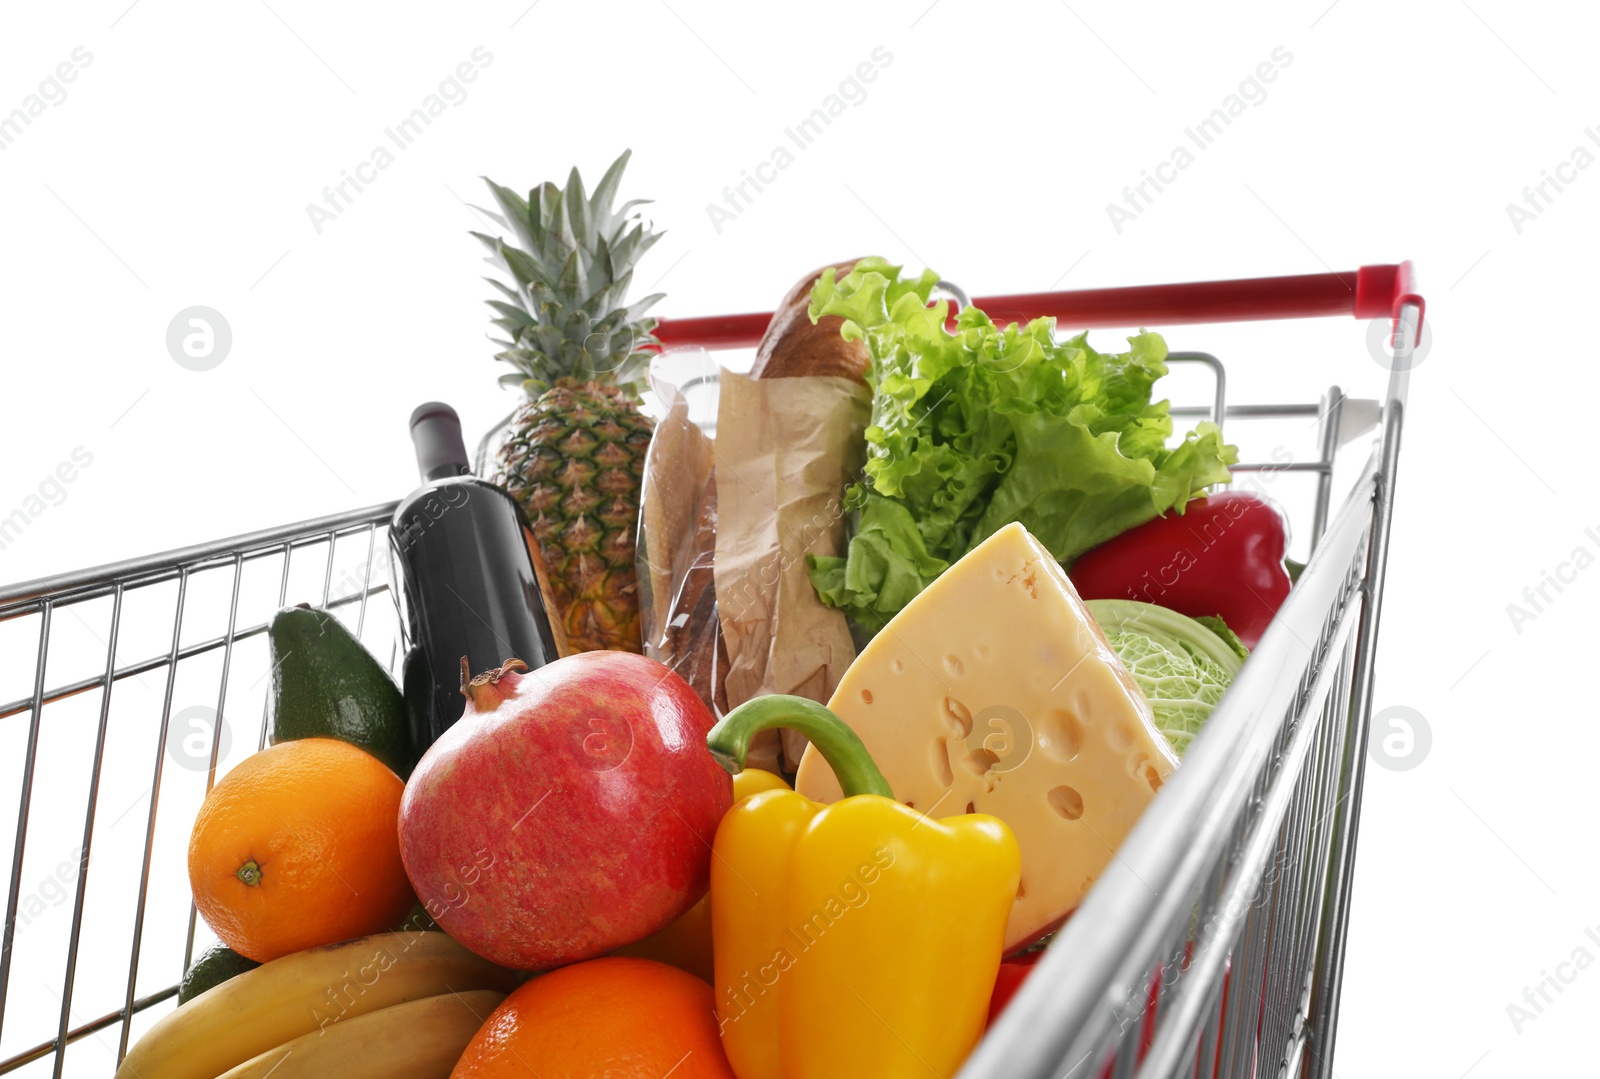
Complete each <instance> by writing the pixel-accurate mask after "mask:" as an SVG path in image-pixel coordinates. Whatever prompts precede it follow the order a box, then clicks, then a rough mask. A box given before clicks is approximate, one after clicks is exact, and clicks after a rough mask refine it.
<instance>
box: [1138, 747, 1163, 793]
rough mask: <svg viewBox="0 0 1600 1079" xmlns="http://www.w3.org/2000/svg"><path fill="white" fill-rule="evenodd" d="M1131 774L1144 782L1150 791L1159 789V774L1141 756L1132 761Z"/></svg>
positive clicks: (1153, 766) (1154, 767)
mask: <svg viewBox="0 0 1600 1079" xmlns="http://www.w3.org/2000/svg"><path fill="white" fill-rule="evenodd" d="M1133 774H1134V775H1136V776H1138V777H1139V778H1140V779H1142V780H1144V781H1145V783H1146V784H1148V785H1149V787H1150V789H1151V790H1152V791H1158V790H1160V789H1161V773H1160V772H1158V771H1156V766H1155V765H1153V764H1151V763H1150V761H1149V760H1148V759H1147V758H1146V757H1144V756H1143V755H1141V756H1140V757H1139V758H1138V759H1137V760H1136V761H1134V765H1133Z"/></svg>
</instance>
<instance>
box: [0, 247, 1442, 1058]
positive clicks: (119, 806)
mask: <svg viewBox="0 0 1600 1079" xmlns="http://www.w3.org/2000/svg"><path fill="white" fill-rule="evenodd" d="M974 302H975V303H976V304H977V305H978V306H979V307H981V308H983V309H984V310H986V311H988V312H989V313H990V314H991V316H992V317H994V318H995V320H996V321H1006V320H1010V319H1016V318H1026V317H1033V316H1037V315H1055V316H1057V317H1058V318H1060V319H1061V320H1062V321H1063V322H1064V323H1065V324H1068V325H1072V326H1075V327H1077V326H1081V327H1091V328H1092V327H1097V326H1128V325H1136V324H1144V325H1154V326H1162V327H1165V326H1170V325H1177V324H1183V323H1203V322H1226V321H1252V320H1257V319H1273V318H1296V317H1307V316H1332V315H1344V316H1350V315H1355V316H1356V317H1358V318H1392V319H1393V320H1394V328H1395V354H1396V355H1397V356H1400V357H1402V358H1405V357H1409V356H1410V355H1412V353H1413V350H1414V348H1415V345H1416V342H1417V339H1418V334H1419V332H1420V326H1421V319H1422V309H1423V305H1422V300H1421V299H1420V297H1418V296H1416V295H1415V294H1414V293H1412V292H1411V290H1410V283H1409V268H1408V267H1407V266H1375V267H1365V268H1363V269H1362V270H1361V271H1359V272H1358V273H1349V274H1316V275H1309V276H1302V277H1291V278H1266V279H1256V280H1250V281H1232V282H1212V283H1205V284H1192V285H1178V286H1153V287H1145V288H1133V289H1108V290H1096V291H1092V292H1064V293H1047V294H1039V295H1031V296H1002V297H988V298H979V299H977V300H975V301H974ZM768 317H769V316H767V315H765V314H755V315H741V316H732V317H725V318H710V319H684V320H675V321H670V322H667V323H663V324H662V326H661V327H660V328H659V329H658V336H659V337H660V338H661V340H662V342H663V344H664V345H666V346H680V345H699V346H702V347H705V348H708V349H722V348H737V347H746V346H749V345H753V344H754V343H755V342H756V340H757V339H758V338H759V336H760V334H761V332H762V330H764V329H765V326H766V323H767V319H768ZM1170 359H1171V360H1172V361H1173V362H1177V363H1189V364H1197V365H1201V366H1204V367H1206V368H1208V369H1209V370H1210V371H1212V372H1213V373H1214V376H1215V394H1214V396H1213V398H1212V400H1210V401H1209V402H1208V403H1207V404H1205V405H1203V406H1202V405H1193V406H1188V407H1181V408H1175V409H1174V410H1173V411H1174V414H1176V415H1188V416H1209V417H1211V418H1212V419H1214V420H1216V421H1217V422H1219V423H1220V422H1227V423H1234V422H1235V421H1249V420H1271V419H1285V418H1296V417H1298V418H1300V419H1301V421H1302V422H1304V421H1305V420H1306V419H1311V420H1313V421H1314V424H1315V429H1316V437H1315V455H1314V456H1312V457H1310V458H1309V459H1297V460H1292V461H1288V462H1284V461H1270V462H1262V463H1259V464H1246V465H1242V466H1239V467H1238V468H1236V469H1235V471H1236V472H1238V473H1240V474H1241V475H1244V476H1248V475H1249V474H1250V473H1251V472H1253V471H1255V472H1270V473H1276V472H1306V473H1311V474H1312V475H1313V476H1314V478H1315V496H1314V499H1313V500H1312V510H1311V520H1310V526H1309V527H1310V535H1311V536H1312V538H1313V542H1314V544H1315V548H1314V554H1313V556H1312V558H1311V560H1310V564H1309V565H1308V566H1307V568H1306V569H1305V571H1304V573H1303V574H1302V575H1301V578H1300V580H1299V582H1298V584H1297V585H1296V586H1295V588H1294V591H1293V592H1292V593H1291V595H1290V598H1289V600H1288V602H1287V604H1286V605H1285V606H1284V608H1283V610H1282V611H1281V612H1280V613H1279V615H1278V617H1277V618H1276V619H1275V621H1274V623H1273V625H1272V627H1271V628H1270V629H1269V630H1268V632H1267V634H1266V636H1265V637H1264V638H1263V640H1262V641H1261V643H1260V645H1259V647H1258V648H1257V649H1256V651H1255V653H1254V654H1253V655H1252V657H1251V659H1250V661H1249V663H1248V664H1247V665H1246V666H1245V668H1244V670H1243V672H1242V673H1241V674H1240V676H1239V678H1238V679H1237V681H1236V682H1235V684H1234V685H1233V687H1232V688H1231V689H1230V691H1229V692H1228V694H1227V695H1226V697H1225V698H1224V700H1223V703H1222V705H1221V706H1220V707H1219V708H1218V709H1217V710H1216V712H1215V713H1214V714H1213V715H1212V717H1211V719H1210V720H1209V722H1208V723H1207V725H1206V727H1205V728H1204V729H1203V731H1202V732H1201V734H1200V735H1199V737H1197V738H1196V739H1195V741H1194V743H1193V745H1192V746H1191V747H1190V748H1189V750H1188V752H1187V754H1186V755H1185V758H1184V762H1183V766H1182V767H1181V768H1180V769H1179V770H1178V771H1177V772H1176V774H1175V775H1174V776H1173V777H1172V779H1171V780H1170V781H1169V782H1168V783H1167V784H1166V785H1165V786H1164V787H1163V788H1162V790H1161V792H1160V794H1159V795H1158V796H1157V798H1156V799H1155V801H1154V802H1153V803H1152V805H1151V807H1150V808H1149V810H1148V811H1147V812H1146V813H1145V814H1144V816H1143V818H1142V819H1141V821H1140V823H1139V824H1138V826H1137V827H1136V828H1135V830H1134V831H1133V833H1132V834H1131V835H1130V836H1129V837H1128V839H1127V840H1126V841H1125V842H1124V844H1123V845H1122V847H1121V848H1120V849H1119V850H1118V852H1117V857H1116V858H1115V860H1114V861H1113V862H1112V864H1111V866H1110V867H1109V868H1108V869H1107V871H1106V873H1105V874H1104V875H1103V876H1102V877H1101V878H1100V880H1099V881H1098V882H1097V883H1096V885H1095V886H1094V888H1093V889H1092V890H1091V892H1090V894H1089V896H1088V897H1087V899H1086V900H1085V902H1084V904H1083V906H1082V907H1081V908H1080V909H1079V910H1078V911H1077V912H1076V913H1075V914H1074V915H1073V917H1072V918H1071V919H1070V921H1069V922H1068V924H1067V926H1066V927H1065V928H1064V929H1063V930H1062V932H1061V933H1060V935H1059V937H1058V938H1057V940H1056V941H1055V943H1054V944H1053V945H1052V946H1051V948H1050V949H1049V951H1048V952H1047V954H1046V956H1045V958H1044V959H1043V961H1042V962H1041V963H1040V965H1039V967H1038V968H1037V970H1036V971H1035V973H1034V974H1033V976H1032V977H1031V978H1030V980H1029V981H1028V983H1027V985H1026V986H1025V987H1024V989H1023V991H1022V992H1021V993H1020V994H1019V995H1018V997H1017V998H1016V1000H1015V1001H1013V1003H1012V1005H1011V1007H1010V1008H1009V1009H1008V1011H1007V1012H1006V1014H1005V1015H1004V1017H1003V1018H1002V1019H1001V1021H1000V1022H999V1023H998V1024H997V1025H996V1026H995V1027H994V1028H993V1029H992V1030H991V1031H990V1033H989V1035H988V1037H987V1038H986V1039H985V1040H984V1042H983V1043H982V1044H981V1045H980V1046H979V1048H978V1050H977V1051H976V1052H975V1053H974V1055H973V1056H972V1058H971V1059H970V1060H969V1061H968V1063H967V1065H966V1067H965V1068H964V1069H963V1071H962V1072H961V1075H962V1077H963V1079H1002V1077H1003V1079H1044V1077H1046V1076H1050V1077H1065V1076H1074V1077H1084V1079H1099V1077H1100V1076H1102V1075H1113V1076H1117V1077H1122V1076H1131V1075H1134V1074H1137V1075H1139V1076H1140V1077H1142V1079H1153V1077H1157V1076H1162V1077H1165V1076H1180V1075H1182V1076H1189V1075H1193V1076H1228V1077H1236V1076H1238V1077H1245V1076H1256V1075H1274V1076H1277V1075H1283V1076H1293V1075H1300V1074H1305V1075H1312V1076H1317V1077H1319V1079H1320V1077H1326V1076H1328V1075H1330V1074H1331V1064H1332V1059H1333V1043H1334V1033H1335V1028H1336V1023H1337V1019H1338V1008H1339V983H1340V976H1341V973H1342V967H1343V958H1344V938H1345V929H1346V925H1347V921H1348V915H1349V902H1350V876H1351V869H1352V866H1353V864H1354V857H1355V847H1356V832H1357V823H1358V820H1359V809H1360V803H1361V786H1362V773H1363V764H1364V759H1365V758H1364V750H1365V745H1366V739H1367V727H1368V720H1369V717H1370V712H1371V703H1372V683H1373V670H1374V660H1375V656H1376V638H1377V628H1378V615H1379V608H1380V602H1381V598H1382V592H1383V574H1384V561H1385V556H1386V553H1387V546H1388V532H1389V520H1390V514H1391V511H1392V505H1393V501H1392V500H1393V490H1394V479H1395V468H1396V463H1397V458H1398V452H1399V439H1400V429H1401V423H1402V419H1403V414H1404V407H1405V395H1406V382H1407V369H1408V367H1409V363H1407V362H1404V361H1403V360H1402V362H1397V363H1394V364H1393V365H1392V371H1391V375H1390V378H1389V384H1388V387H1387V390H1386V394H1385V397H1384V398H1383V400H1382V401H1381V402H1379V401H1358V400H1355V399H1352V398H1348V397H1346V396H1345V395H1344V394H1343V393H1341V392H1340V391H1339V390H1338V388H1333V389H1330V390H1329V391H1328V392H1327V393H1326V394H1325V395H1324V396H1323V397H1322V399H1321V400H1320V401H1318V402H1307V403H1302V404H1290V405H1233V406H1230V405H1228V404H1227V392H1226V390H1227V386H1226V380H1225V371H1224V367H1223V365H1222V363H1221V362H1220V361H1219V360H1217V359H1216V358H1215V357H1214V356H1211V355H1209V354H1206V353H1197V352H1179V353H1174V354H1173V355H1172V356H1171V357H1170ZM1374 426H1376V428H1377V431H1378V434H1377V438H1376V440H1375V443H1374V445H1373V448H1372V451H1371V454H1370V455H1369V456H1368V458H1367V460H1366V462H1365V463H1364V464H1363V465H1362V466H1361V468H1360V469H1359V471H1358V473H1357V476H1356V479H1355V481H1354V483H1353V484H1352V485H1351V488H1350V491H1349V494H1348V495H1347V496H1346V497H1345V499H1344V501H1343V504H1342V506H1341V507H1340V509H1339V510H1338V512H1337V513H1336V514H1333V515H1332V521H1331V524H1330V523H1329V519H1330V513H1329V510H1330V505H1331V492H1332V481H1333V472H1334V459H1335V456H1336V453H1337V451H1338V449H1339V447H1340V445H1341V444H1343V443H1346V442H1349V441H1351V440H1352V439H1353V438H1355V437H1357V436H1359V435H1360V434H1361V433H1363V432H1366V431H1370V430H1371V429H1372V428H1373V427H1374ZM393 508H394V504H392V503H391V504H388V505H381V506H371V507H368V508H365V509H360V510H355V511H352V512H349V513H344V514H339V515H335V516H331V517H324V518H319V519H316V520H312V521H304V522H300V523H297V524H292V525H286V526H284V527H281V528H274V529H268V530H265V531H261V532H256V533H252V534H250V535H246V536H239V537H234V538H231V539H226V540H221V541H218V542H215V543H208V544H201V545H198V546H195V547H189V548H184V549H182V550H177V551H170V552H166V553H164V554H160V555H154V556H151V557H148V558H141V559H134V560H130V561H126V562H120V563H116V564H113V565H109V566H103V567H99V568H96V569H91V570H85V571H82V572H73V573H67V574H61V575H58V576H55V577H50V578H46V579H42V580H37V581H31V582H27V583H25V584H20V585H14V586H7V587H4V588H0V797H9V792H12V791H14V792H15V797H16V798H17V805H18V810H17V813H16V816H15V818H14V819H13V821H12V822H11V823H12V842H11V844H10V857H9V862H7V861H0V879H5V880H7V882H8V884H7V892H6V901H5V922H4V936H3V952H0V1074H9V1073H17V1074H22V1075H44V1074H47V1073H48V1074H50V1075H53V1076H58V1077H59V1076H62V1075H64V1074H68V1072H69V1071H70V1073H71V1074H73V1075H109V1074H110V1073H111V1071H112V1070H114V1068H115V1067H116V1065H117V1063H119V1062H120V1061H121V1059H122V1057H123V1055H124V1054H125V1053H126V1051H127V1047H128V1045H129V1043H130V1039H133V1038H136V1037H137V1036H138V1034H139V1033H140V1032H141V1031H142V1030H143V1029H146V1028H147V1027H148V1026H149V1024H150V1023H152V1022H154V1020H155V1019H156V1018H157V1017H159V1015H160V1014H162V1013H164V1012H165V1011H166V1010H168V1009H169V1008H170V1007H171V1006H172V998H173V997H174V996H175V995H176V993H177V981H178V979H179V977H180V976H181V975H182V973H183V971H184V969H185V968H186V967H187V966H188V964H189V962H190V960H191V959H192V957H193V955H194V953H195V948H196V941H197V931H199V932H201V933H203V931H204V925H203V923H197V921H196V918H195V911H194V907H193V904H192V902H191V901H190V899H189V897H188V880H187V875H186V872H185V869H184V859H183V851H184V849H185V848H186V844H187V835H188V825H189V822H190V820H191V819H192V816H193V810H194V808H197V807H198V804H199V800H200V799H201V798H203V797H204V794H205V792H207V791H209V790H210V788H211V785H212V783H213V782H214V781H215V778H216V776H217V775H218V774H219V772H221V771H226V769H227V767H228V766H230V765H231V764H232V763H235V762H236V761H237V760H239V759H242V757H243V756H247V755H248V754H249V753H250V752H253V751H254V750H255V749H257V748H260V747H261V746H263V745H264V744H265V741H266V734H267V712H266V699H267V684H266V680H267V675H268V673H269V672H268V671H267V669H266V668H267V661H266V650H265V647H264V644H265V631H266V625H267V620H268V619H269V618H270V617H271V614H272V612H273V611H274V610H276V609H277V608H278V607H281V606H283V605H284V604H286V603H289V602H296V601H301V600H306V601H311V602H319V603H320V604H321V605H323V606H325V607H328V608H330V609H331V610H333V611H335V612H336V613H337V614H338V615H339V616H340V617H341V619H343V620H344V621H345V622H346V624H347V625H348V626H349V627H350V628H351V629H352V630H353V631H354V632H355V633H356V635H357V636H358V637H360V638H361V639H362V640H363V641H364V643H366V645H367V646H368V647H369V648H370V649H371V650H372V651H373V652H374V654H376V655H379V656H387V657H388V658H389V661H390V665H391V667H393V665H394V662H395V658H396V655H397V644H398V640H399V628H398V620H397V617H396V613H395V610H394V606H393V604H392V603H390V602H378V603H373V602H372V600H373V599H374V597H377V596H380V595H381V594H383V593H385V592H387V591H389V590H390V583H389V580H388V574H387V572H386V571H385V569H384V566H383V563H384V562H385V560H386V558H387V552H388V544H387V538H386V531H387V524H388V520H389V517H390V515H391V513H392V511H393ZM86 657H88V658H86ZM8 673H9V674H10V675H11V676H12V677H13V679H14V681H17V682H18V683H19V684H17V685H16V686H15V687H13V686H12V685H10V684H8V683H7V681H6V678H7V676H8ZM30 676H31V677H30ZM146 676H150V678H149V679H147V678H146ZM13 693H14V694H15V695H14V696H13ZM113 702H115V707H113ZM189 702H192V703H189ZM235 735H237V736H238V737H235ZM129 791H134V792H135V797H134V798H133V800H132V801H129V800H128V797H127V795H128V792H129ZM141 807H142V808H143V810H144V812H143V813H142V815H141V814H136V810H138V809H140V808H141ZM141 816H142V821H143V827H142V828H141V827H139V823H140V819H141ZM3 852H4V847H3V845H0V857H4V853H3ZM201 940H202V943H203V941H204V937H202V938H201Z"/></svg>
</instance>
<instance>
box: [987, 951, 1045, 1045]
mask: <svg viewBox="0 0 1600 1079" xmlns="http://www.w3.org/2000/svg"><path fill="white" fill-rule="evenodd" d="M1043 957H1044V950H1043V949H1040V950H1039V951H1037V952H1027V953H1025V954H1023V955H1019V956H1016V957H1015V958H1012V959H1006V960H1002V961H1001V963H1000V973H999V974H996V975H995V979H994V993H993V994H992V995H991V996H990V997H989V1022H988V1026H994V1021H995V1020H996V1019H998V1018H1000V1013H1001V1012H1003V1011H1005V1010H1006V1005H1007V1004H1010V1003H1011V998H1012V997H1014V996H1016V995H1017V990H1019V989H1021V988H1022V983H1023V982H1025V981H1027V980H1028V975H1030V974H1032V973H1033V968H1034V964H1036V963H1038V962H1039V960H1040V959H1042V958H1043Z"/></svg>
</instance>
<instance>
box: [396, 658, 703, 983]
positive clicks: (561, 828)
mask: <svg viewBox="0 0 1600 1079" xmlns="http://www.w3.org/2000/svg"><path fill="white" fill-rule="evenodd" d="M462 662H463V665H464V664H465V662H466V661H465V660H463V661H462ZM461 689H462V692H463V693H465V694H466V695H467V698H468V703H467V711H466V714H465V715H464V716H462V718H461V722H459V723H457V724H456V725H455V726H454V727H452V728H450V730H448V731H446V732H445V734H444V737H442V738H440V739H439V741H437V742H435V743H434V745H433V748H432V749H430V750H429V751H428V752H427V754H425V755H424V756H423V758H422V760H421V761H419V762H418V763H417V767H416V770H415V771H414V772H413V773H412V774H411V781H410V782H409V783H408V784H407V785H406V791H405V799H404V801H403V802H402V803H401V807H400V849H401V853H402V854H403V855H404V858H405V867H406V872H407V874H408V875H409V876H410V878H411V883H412V884H413V885H414V886H415V887H416V890H417V897H418V898H419V899H421V900H422V902H423V904H424V906H426V908H427V911H428V913H429V914H430V915H432V917H433V918H434V920H435V921H437V922H438V923H439V925H440V926H441V927H442V928H443V929H444V930H445V931H446V932H447V933H450V934H451V935H452V936H454V937H455V938H456V939H457V940H459V941H461V942H462V943H463V944H465V945H466V946H467V947H469V948H471V949H472V950H473V951H475V952H477V953H478V954H479V955H482V956H484V957H486V958H488V959H491V960H493V961H495V962H497V963H501V964H504V965H505V966H509V967H515V968H516V969H518V970H547V969H549V968H551V967H558V966H562V965H564V964H567V963H572V962H575V961H577V960H580V959H590V958H593V957H595V956H599V955H604V954H605V953H607V952H609V951H611V950H612V949H614V948H620V947H622V946H623V945H625V944H631V943H633V942H634V941H637V940H639V939H641V938H643V937H646V936H649V935H650V934H651V933H654V932H656V931H657V930H660V929H662V928H664V927H666V926H667V925H668V924H669V923H671V922H672V921H673V920H674V919H676V918H677V917H678V916H679V915H681V914H683V912H684V911H686V910H688V909H689V908H690V907H691V906H693V905H694V904H695V903H696V902H698V901H699V900H700V897H701V896H703V895H704V894H705V891H706V887H707V879H708V877H707V875H708V872H709V868H710V862H711V838H712V836H713V835H714V834H715V832H716V828H717V823H718V821H720V820H721V819H722V814H723V813H724V812H725V811H726V810H727V808H728V806H729V805H730V804H731V802H732V800H733V795H732V784H731V783H730V781H729V779H728V777H727V775H725V774H724V773H723V772H722V770H721V769H720V768H718V767H717V764H716V762H715V761H714V760H712V758H711V756H710V754H708V753H707V752H706V749H705V745H704V739H705V735H706V732H707V731H708V730H709V729H710V728H711V725H712V720H711V715H710V714H709V713H708V712H707V711H706V709H705V706H704V705H703V704H701V703H700V699H699V698H698V697H696V696H695V694H694V691H693V690H691V689H690V688H689V686H688V684H687V683H685V682H684V681H683V679H681V678H679V677H678V676H677V675H675V674H673V673H672V672H671V671H669V670H667V669H666V668H665V667H663V666H662V665H661V664H659V663H657V662H656V661H655V660H652V659H648V658H646V657H644V656H639V655H633V654H631V653H626V652H584V653H579V654H578V655H573V656H567V657H566V658H564V659H559V660H557V661H556V662H554V663H552V664H549V665H548V666H546V667H544V668H542V669H540V670H538V671H534V672H527V671H526V668H525V667H524V666H523V665H522V663H521V662H520V661H518V660H515V659H512V660H508V661H507V662H506V663H505V664H504V665H503V666H501V667H498V668H495V669H493V670H490V671H487V672H484V673H482V674H478V675H476V676H472V675H470V673H469V672H468V671H466V670H465V669H464V670H463V672H462V685H461Z"/></svg>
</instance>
